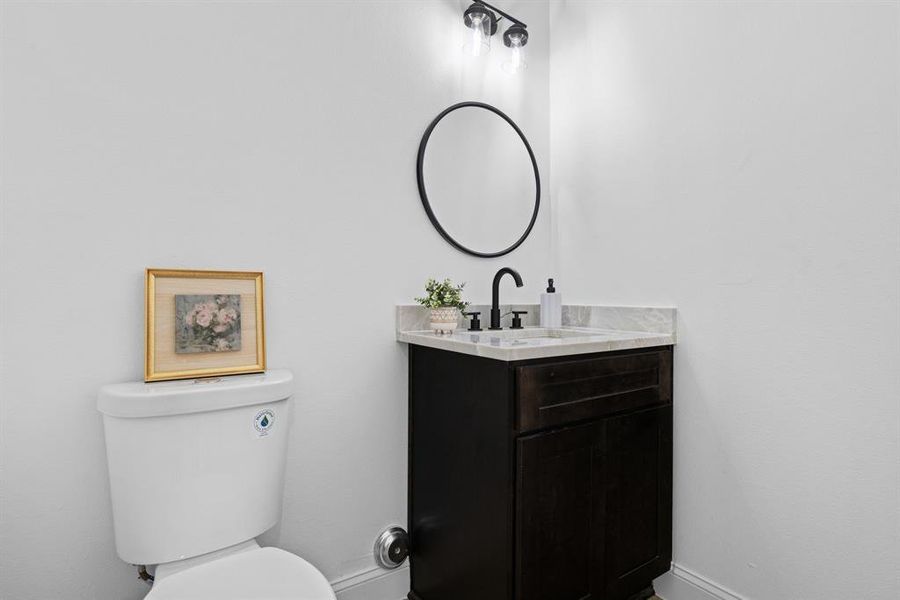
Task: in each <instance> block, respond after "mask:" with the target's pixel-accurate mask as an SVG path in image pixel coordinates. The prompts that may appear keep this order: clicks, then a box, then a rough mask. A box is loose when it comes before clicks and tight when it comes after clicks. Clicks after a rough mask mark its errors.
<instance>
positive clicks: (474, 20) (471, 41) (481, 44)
mask: <svg viewBox="0 0 900 600" xmlns="http://www.w3.org/2000/svg"><path fill="white" fill-rule="evenodd" d="M466 35H467V36H468V39H467V40H466V42H465V43H464V44H463V52H465V53H466V54H468V55H469V56H484V55H485V54H487V53H488V52H490V51H491V19H490V17H489V16H488V15H487V14H479V13H475V14H472V15H471V24H469V25H468V30H467V31H466Z"/></svg>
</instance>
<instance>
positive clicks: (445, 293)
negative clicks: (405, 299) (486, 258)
mask: <svg viewBox="0 0 900 600" xmlns="http://www.w3.org/2000/svg"><path fill="white" fill-rule="evenodd" d="M465 286H466V284H465V283H460V284H459V285H454V284H453V282H452V281H450V280H449V279H445V280H443V281H437V280H435V279H429V280H428V281H426V282H425V296H423V297H421V298H416V299H415V301H416V302H418V303H419V304H421V305H422V306H424V307H425V308H442V307H445V306H446V307H452V308H458V309H459V310H465V309H466V307H467V306H468V305H469V303H468V302H464V301H463V299H462V291H463V288H464V287H465Z"/></svg>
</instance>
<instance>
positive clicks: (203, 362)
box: [144, 269, 266, 382]
mask: <svg viewBox="0 0 900 600" xmlns="http://www.w3.org/2000/svg"><path fill="white" fill-rule="evenodd" d="M144 292H145V304H144V315H145V340H146V343H145V352H144V381H146V382H151V381H169V380H173V379H193V378H199V377H215V376H221V375H239V374H242V373H260V372H263V371H265V370H266V339H265V315H264V311H263V274H262V273H261V272H258V271H203V270H188V269H147V270H146V280H145V286H144ZM216 303H218V304H216Z"/></svg>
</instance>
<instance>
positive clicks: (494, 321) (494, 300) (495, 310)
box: [489, 267, 525, 330]
mask: <svg viewBox="0 0 900 600" xmlns="http://www.w3.org/2000/svg"><path fill="white" fill-rule="evenodd" d="M506 274H509V275H512V277H513V279H515V280H516V287H522V286H523V285H525V284H523V283H522V276H521V275H519V274H518V273H517V272H516V271H515V270H514V269H510V268H509V267H503V268H502V269H500V270H499V271H497V274H496V275H494V283H493V285H492V287H491V326H490V327H489V329H495V330H496V329H503V328H502V327H500V280H501V279H502V278H503V276H504V275H506Z"/></svg>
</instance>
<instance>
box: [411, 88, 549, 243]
mask: <svg viewBox="0 0 900 600" xmlns="http://www.w3.org/2000/svg"><path fill="white" fill-rule="evenodd" d="M466 107H475V108H483V109H485V110H489V111H491V112H492V113H494V114H496V115H498V116H499V117H501V118H502V119H503V120H504V121H506V122H507V123H509V125H510V127H512V128H513V130H515V132H516V133H517V134H519V137H520V138H521V139H522V143H523V144H525V149H526V150H528V156H529V157H530V158H531V166H532V167H533V168H534V187H535V198H534V213H533V214H532V215H531V222H529V223H528V227H526V228H525V233H523V234H522V237H520V238H519V239H518V240H516V242H515V243H514V244H513V245H512V246H510V247H509V248H506V249H505V250H501V251H499V252H479V251H478V250H472V249H470V248H466V247H465V246H463V245H462V244H460V243H459V242H457V241H456V240H455V239H453V236H451V235H450V234H449V233H447V231H446V230H445V229H444V228H443V227H442V226H441V224H440V222H439V221H438V219H437V217H436V216H435V214H434V211H432V210H431V204H430V203H429V202H428V193H427V192H426V191H425V174H424V173H423V171H422V167H423V165H424V163H425V148H426V147H427V146H428V140H429V138H430V137H431V132H432V131H434V128H435V127H436V126H437V124H438V123H440V121H441V119H443V118H444V117H446V116H447V115H448V114H450V113H451V112H453V111H454V110H458V109H460V108H466ZM416 180H417V181H418V183H419V197H420V198H421V199H422V206H423V207H424V208H425V213H426V214H427V215H428V219H429V220H430V221H431V224H432V225H434V228H435V229H437V231H438V233H440V234H441V237H443V238H444V239H445V240H447V242H449V243H450V245H452V246H453V247H455V248H456V249H457V250H460V251H462V252H465V253H466V254H471V255H473V256H480V257H482V258H496V257H498V256H503V255H504V254H509V253H510V252H512V251H513V250H515V249H516V248H518V247H519V246H521V245H522V242H524V241H525V238H527V237H528V234H530V233H531V230H532V228H534V223H535V222H536V221H537V217H538V211H539V210H540V208H541V177H540V174H539V173H538V166H537V161H536V160H535V158H534V152H533V151H532V150H531V144H529V143H528V139H526V138H525V134H524V133H522V130H521V129H519V126H518V125H516V123H515V122H514V121H513V120H512V119H510V118H509V117H508V116H507V115H506V114H505V113H504V112H503V111H501V110H500V109H498V108H496V107H494V106H491V105H490V104H485V103H484V102H460V103H458V104H454V105H453V106H450V107H448V108H446V109H444V110H443V111H441V113H440V114H439V115H438V116H437V117H435V118H434V120H433V121H432V122H431V124H430V125H429V126H428V128H427V129H426V130H425V133H424V134H423V135H422V141H421V142H420V143H419V155H418V158H417V159H416Z"/></svg>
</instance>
